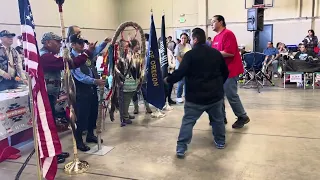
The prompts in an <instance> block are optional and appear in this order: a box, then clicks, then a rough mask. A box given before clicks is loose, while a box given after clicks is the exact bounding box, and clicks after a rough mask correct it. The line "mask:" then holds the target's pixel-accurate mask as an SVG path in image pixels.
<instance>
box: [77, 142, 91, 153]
mask: <svg viewBox="0 0 320 180" xmlns="http://www.w3.org/2000/svg"><path fill="white" fill-rule="evenodd" d="M77 149H79V150H80V151H82V152H87V151H89V150H90V147H89V146H87V145H85V144H84V143H77Z"/></svg>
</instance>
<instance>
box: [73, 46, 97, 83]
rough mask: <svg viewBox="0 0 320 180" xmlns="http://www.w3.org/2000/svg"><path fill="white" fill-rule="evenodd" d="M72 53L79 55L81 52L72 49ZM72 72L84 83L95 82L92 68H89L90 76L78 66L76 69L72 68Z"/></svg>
mask: <svg viewBox="0 0 320 180" xmlns="http://www.w3.org/2000/svg"><path fill="white" fill-rule="evenodd" d="M71 53H72V54H73V55H74V56H75V57H77V56H79V55H80V54H79V53H78V52H76V51H74V50H73V49H72V51H71ZM71 73H72V75H73V77H74V78H76V79H77V80H78V81H80V82H82V83H84V84H90V85H93V84H94V80H95V79H94V78H93V73H92V71H91V69H90V68H89V73H90V76H88V75H86V74H83V73H82V72H81V70H80V68H76V69H72V70H71Z"/></svg>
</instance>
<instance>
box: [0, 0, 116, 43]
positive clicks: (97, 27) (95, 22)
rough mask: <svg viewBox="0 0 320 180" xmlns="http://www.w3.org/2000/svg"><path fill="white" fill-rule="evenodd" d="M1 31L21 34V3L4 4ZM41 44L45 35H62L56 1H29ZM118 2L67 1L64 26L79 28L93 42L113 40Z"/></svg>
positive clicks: (14, 0)
mask: <svg viewBox="0 0 320 180" xmlns="http://www.w3.org/2000/svg"><path fill="white" fill-rule="evenodd" d="M1 4H2V5H1V6H0V30H3V29H6V30H9V31H11V32H14V33H16V34H20V25H19V23H20V18H19V8H18V0H1ZM30 4H31V8H32V12H33V15H34V21H35V24H36V33H37V37H38V41H39V39H40V38H41V36H42V35H43V34H44V33H45V32H50V31H51V32H55V33H57V34H61V30H60V19H59V13H58V6H57V5H56V3H55V1H54V0H30ZM118 9H119V0H90V1H88V0H67V1H65V3H64V7H63V10H64V21H65V26H66V27H68V26H70V25H78V26H80V27H81V28H82V32H83V35H84V36H85V37H86V38H87V39H88V40H90V41H96V40H100V41H102V40H103V39H104V37H106V36H112V35H113V34H114V30H115V29H116V27H117V26H118V24H119V16H118V12H119V11H118Z"/></svg>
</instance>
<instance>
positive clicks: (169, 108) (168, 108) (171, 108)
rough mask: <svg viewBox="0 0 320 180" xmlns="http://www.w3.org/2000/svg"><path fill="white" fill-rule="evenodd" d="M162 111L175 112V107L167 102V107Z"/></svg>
mask: <svg viewBox="0 0 320 180" xmlns="http://www.w3.org/2000/svg"><path fill="white" fill-rule="evenodd" d="M162 110H164V111H171V110H173V107H171V106H170V105H169V103H168V102H166V105H165V106H164V108H163V109H162Z"/></svg>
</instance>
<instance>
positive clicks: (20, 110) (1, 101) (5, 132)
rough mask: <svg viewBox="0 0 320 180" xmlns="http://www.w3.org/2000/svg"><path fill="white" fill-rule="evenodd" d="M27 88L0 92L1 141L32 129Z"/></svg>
mask: <svg viewBox="0 0 320 180" xmlns="http://www.w3.org/2000/svg"><path fill="white" fill-rule="evenodd" d="M28 93H29V92H28V90H27V88H20V89H16V90H10V91H2V92H0V141H1V140H3V139H6V138H8V137H9V136H12V135H14V134H17V133H19V132H21V131H24V130H27V129H29V128H32V119H31V112H30V108H29V96H28Z"/></svg>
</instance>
